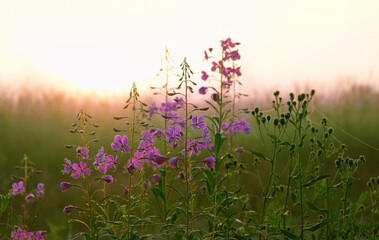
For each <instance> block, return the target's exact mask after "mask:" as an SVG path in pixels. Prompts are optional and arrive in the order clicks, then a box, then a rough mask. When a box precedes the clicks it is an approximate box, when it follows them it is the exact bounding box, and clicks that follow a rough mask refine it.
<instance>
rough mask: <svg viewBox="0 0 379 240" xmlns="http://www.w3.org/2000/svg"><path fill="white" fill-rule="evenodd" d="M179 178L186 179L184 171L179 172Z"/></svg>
mask: <svg viewBox="0 0 379 240" xmlns="http://www.w3.org/2000/svg"><path fill="white" fill-rule="evenodd" d="M176 177H177V178H181V179H182V180H184V178H185V174H184V172H179V174H178V176H176Z"/></svg>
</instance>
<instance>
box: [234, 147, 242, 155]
mask: <svg viewBox="0 0 379 240" xmlns="http://www.w3.org/2000/svg"><path fill="white" fill-rule="evenodd" d="M235 151H236V153H239V154H242V153H243V147H238V148H236V150H235Z"/></svg>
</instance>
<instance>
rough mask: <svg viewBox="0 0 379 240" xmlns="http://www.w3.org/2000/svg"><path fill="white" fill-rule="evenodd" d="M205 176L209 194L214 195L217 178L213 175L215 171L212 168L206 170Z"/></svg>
mask: <svg viewBox="0 0 379 240" xmlns="http://www.w3.org/2000/svg"><path fill="white" fill-rule="evenodd" d="M203 176H204V179H205V183H206V186H207V190H208V194H209V195H210V196H212V195H213V192H214V188H215V180H214V177H213V173H212V172H211V171H210V170H204V175H203Z"/></svg>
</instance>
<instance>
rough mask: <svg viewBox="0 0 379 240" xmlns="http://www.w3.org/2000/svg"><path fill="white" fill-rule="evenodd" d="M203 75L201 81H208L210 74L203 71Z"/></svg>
mask: <svg viewBox="0 0 379 240" xmlns="http://www.w3.org/2000/svg"><path fill="white" fill-rule="evenodd" d="M201 74H202V76H201V79H202V80H204V81H206V80H207V79H208V77H209V76H208V74H207V73H206V72H205V71H201Z"/></svg>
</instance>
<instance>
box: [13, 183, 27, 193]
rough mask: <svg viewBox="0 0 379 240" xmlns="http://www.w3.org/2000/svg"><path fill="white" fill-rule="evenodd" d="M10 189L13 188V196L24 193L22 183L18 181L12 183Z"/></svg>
mask: <svg viewBox="0 0 379 240" xmlns="http://www.w3.org/2000/svg"><path fill="white" fill-rule="evenodd" d="M12 187H13V192H12V194H13V195H17V194H19V193H23V192H25V188H24V182H23V181H20V182H18V183H13V184H12Z"/></svg>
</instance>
